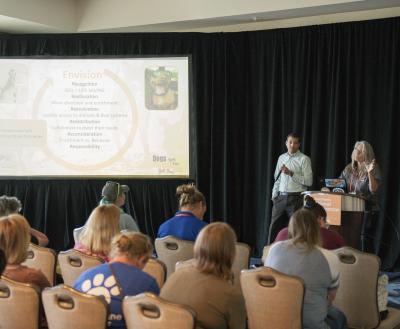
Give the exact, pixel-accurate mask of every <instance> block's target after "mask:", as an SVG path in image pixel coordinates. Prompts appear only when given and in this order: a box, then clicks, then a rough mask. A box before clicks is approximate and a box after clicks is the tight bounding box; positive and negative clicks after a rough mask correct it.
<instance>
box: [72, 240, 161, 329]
mask: <svg viewBox="0 0 400 329" xmlns="http://www.w3.org/2000/svg"><path fill="white" fill-rule="evenodd" d="M152 250H153V246H152V244H151V241H150V239H149V237H148V236H146V235H144V234H142V233H139V232H125V233H122V234H120V235H118V236H116V237H114V239H113V241H112V246H111V254H110V256H111V261H110V263H106V264H102V265H99V266H97V267H94V268H92V269H89V270H87V271H86V272H84V273H83V274H82V275H81V276H80V277H79V278H78V279H77V280H76V282H75V284H74V287H75V288H76V289H77V290H80V291H82V292H85V293H88V294H91V295H96V296H103V297H104V298H105V300H106V301H107V303H108V304H109V317H108V327H109V328H112V329H114V328H119V329H121V328H126V325H125V321H124V318H123V314H122V305H121V304H122V300H123V298H124V297H125V296H134V295H137V294H140V293H142V292H146V291H147V292H152V293H154V294H157V295H158V294H159V287H158V285H157V282H156V280H155V279H154V278H153V277H151V276H150V275H149V274H147V273H145V272H143V271H142V270H143V268H144V266H145V265H146V263H147V261H148V260H149V258H150V255H151V253H152Z"/></svg>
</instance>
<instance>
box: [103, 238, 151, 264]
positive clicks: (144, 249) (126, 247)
mask: <svg viewBox="0 0 400 329" xmlns="http://www.w3.org/2000/svg"><path fill="white" fill-rule="evenodd" d="M152 252H153V245H152V243H151V240H150V238H149V237H148V236H147V235H145V234H142V233H139V232H125V233H121V234H119V235H117V236H115V237H114V239H113V240H112V243H111V253H110V257H111V258H114V257H116V256H118V255H119V256H122V255H123V256H126V257H128V258H129V259H137V258H139V257H141V256H148V257H149V258H150V256H151V253H152Z"/></svg>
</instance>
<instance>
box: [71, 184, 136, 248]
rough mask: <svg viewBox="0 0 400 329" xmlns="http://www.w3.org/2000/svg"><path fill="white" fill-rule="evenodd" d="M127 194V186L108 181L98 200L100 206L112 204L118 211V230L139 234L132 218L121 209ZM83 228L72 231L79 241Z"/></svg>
mask: <svg viewBox="0 0 400 329" xmlns="http://www.w3.org/2000/svg"><path fill="white" fill-rule="evenodd" d="M127 192H129V187H128V186H127V185H121V184H120V183H117V182H112V181H108V182H106V185H104V187H103V189H102V192H101V195H102V199H101V200H100V205H106V204H113V205H115V206H117V207H118V209H119V228H120V230H121V231H135V232H140V230H139V227H138V225H137V223H136V221H135V220H134V219H133V217H132V216H131V215H129V214H127V213H125V212H124V210H123V209H122V208H121V207H122V206H123V205H124V204H125V200H126V195H125V193H127ZM83 229H84V226H82V227H79V228H76V229H75V230H74V236H76V237H77V240H79V236H80V235H81V233H82V231H83ZM75 242H76V241H75Z"/></svg>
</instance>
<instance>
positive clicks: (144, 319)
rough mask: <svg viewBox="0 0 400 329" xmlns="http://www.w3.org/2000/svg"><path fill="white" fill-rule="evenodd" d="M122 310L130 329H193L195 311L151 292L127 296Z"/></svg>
mask: <svg viewBox="0 0 400 329" xmlns="http://www.w3.org/2000/svg"><path fill="white" fill-rule="evenodd" d="M122 310H123V313H124V318H125V322H126V326H127V328H128V329H165V328H171V329H172V328H173V329H193V328H194V325H195V318H196V317H195V313H194V311H193V310H192V309H191V308H189V307H188V306H184V305H179V304H174V303H170V302H168V301H165V300H163V299H162V298H160V297H157V296H155V295H153V294H151V293H144V294H140V295H136V296H129V297H125V298H124V300H123V302H122Z"/></svg>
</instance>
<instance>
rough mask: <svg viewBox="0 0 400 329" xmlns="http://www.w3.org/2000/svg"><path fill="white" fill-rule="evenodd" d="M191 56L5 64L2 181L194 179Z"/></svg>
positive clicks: (1, 67) (0, 103) (1, 69)
mask: <svg viewBox="0 0 400 329" xmlns="http://www.w3.org/2000/svg"><path fill="white" fill-rule="evenodd" d="M189 89H190V88H189V57H187V56H184V57H157V58H155V57H154V58H153V57H152V58H125V57H124V58H115V57H112V58H104V57H103V58H54V57H52V58H1V59H0V176H3V177H4V176H7V177H10V176H17V177H20V176H24V177H35V176H38V177H41V176H46V177H58V176H60V177H69V176H74V177H90V176H99V177H105V176H106V177H110V176H118V177H154V176H155V177H159V176H161V177H189V176H190V172H189V171H190V163H189V162H190V161H189V160H190V154H189V145H190V134H189V132H190V129H189V128H190V127H189V103H190V101H189V97H190V95H189Z"/></svg>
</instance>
